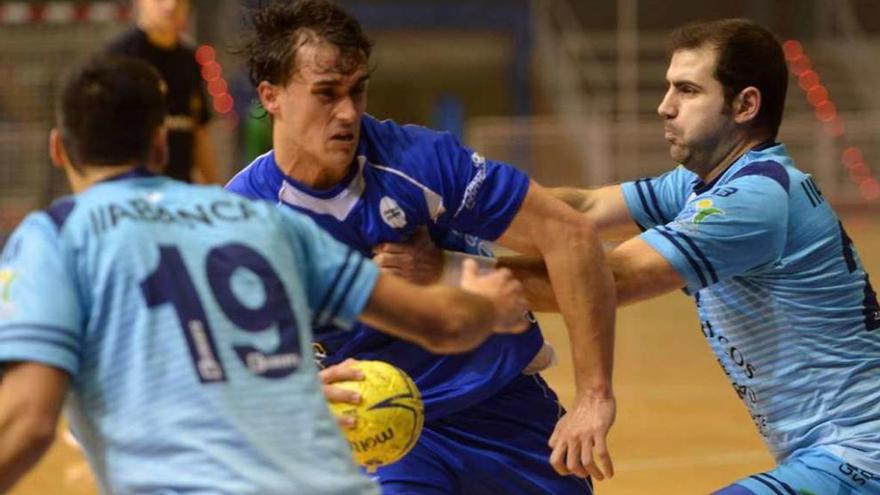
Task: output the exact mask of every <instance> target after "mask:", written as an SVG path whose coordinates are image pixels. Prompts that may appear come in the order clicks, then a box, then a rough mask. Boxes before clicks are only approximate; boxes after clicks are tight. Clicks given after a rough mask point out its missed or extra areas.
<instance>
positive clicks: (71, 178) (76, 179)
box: [66, 163, 137, 193]
mask: <svg viewBox="0 0 880 495" xmlns="http://www.w3.org/2000/svg"><path fill="white" fill-rule="evenodd" d="M135 168H137V165H135V164H133V163H130V164H124V165H111V166H94V165H83V166H81V167H79V169H74V168H73V166H67V167H66V172H67V180H68V182H69V183H70V189H71V190H73V192H74V193H80V192H82V191H85V190H86V189H88V188H90V187H92V186H93V185H95V184H96V183H98V182H101V181H102V180H106V179H109V178H111V177H114V176H117V175H122V174H125V173H128V172H131V171H132V170H134V169H135Z"/></svg>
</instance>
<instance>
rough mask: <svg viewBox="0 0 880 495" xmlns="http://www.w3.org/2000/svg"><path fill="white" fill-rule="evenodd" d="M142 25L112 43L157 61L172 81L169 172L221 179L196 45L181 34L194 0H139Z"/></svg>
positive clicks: (214, 180) (211, 180) (190, 179)
mask: <svg viewBox="0 0 880 495" xmlns="http://www.w3.org/2000/svg"><path fill="white" fill-rule="evenodd" d="M133 4H134V8H135V15H136V21H137V25H136V26H134V27H132V28H131V29H129V30H128V31H126V32H124V33H122V35H120V36H119V37H117V38H116V39H114V40H113V41H112V42H111V43H110V44H109V46H108V47H107V49H108V51H109V52H111V53H118V54H125V55H131V56H134V57H138V58H141V59H143V60H145V61H147V62H149V63H150V64H152V65H153V66H154V67H155V68H156V69H157V70H158V71H159V73H160V74H161V75H162V78H163V79H165V82H166V84H167V85H168V92H167V94H166V100H167V102H168V114H167V117H166V120H165V124H166V128H167V129H168V149H169V156H168V164H167V166H166V168H165V170H164V172H163V173H164V174H165V175H167V176H169V177H172V178H175V179H178V180H182V181H186V182H203V183H214V184H219V183H220V174H219V173H218V172H217V164H216V160H215V156H214V149H213V146H212V144H211V141H210V138H209V136H208V133H207V129H206V124H207V123H208V120H209V119H210V118H211V114H210V112H209V110H208V100H207V98H206V96H205V90H204V87H203V86H202V77H201V74H200V69H199V65H198V63H197V62H196V60H195V52H194V50H193V49H192V48H191V47H189V46H186V45H185V44H184V43H183V41H182V40H181V37H180V34H181V33H182V32H183V30H184V29H185V28H186V23H187V16H188V15H189V1H188V0H133Z"/></svg>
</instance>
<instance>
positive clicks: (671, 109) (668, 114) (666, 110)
mask: <svg viewBox="0 0 880 495" xmlns="http://www.w3.org/2000/svg"><path fill="white" fill-rule="evenodd" d="M673 89H674V88H672V87H671V86H670V87H669V89H668V90H666V94H665V95H663V99H662V100H661V101H660V105H659V106H658V107H657V114H658V115H660V116H661V117H663V118H666V119H671V118H674V117H675V112H676V109H675V105H674V103H675V102H674V101H673V98H674V95H673V94H672V91H673Z"/></svg>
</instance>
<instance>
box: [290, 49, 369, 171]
mask: <svg viewBox="0 0 880 495" xmlns="http://www.w3.org/2000/svg"><path fill="white" fill-rule="evenodd" d="M340 62H341V60H340V55H339V49H338V48H337V47H336V46H334V45H332V44H330V43H327V42H324V41H318V42H309V43H306V44H305V45H303V46H301V47H300V48H299V49H298V50H297V71H296V73H295V74H294V75H293V77H292V78H291V80H290V82H289V83H288V84H287V86H285V87H284V88H281V90H280V92H279V93H278V97H277V100H278V101H277V112H274V113H273V117H274V119H275V126H276V127H277V131H278V133H279V136H280V138H281V139H283V140H287V143H285V144H286V145H288V146H289V147H290V148H291V149H292V150H293V151H294V152H295V153H296V154H297V156H299V157H302V158H307V159H309V160H310V161H313V162H314V163H317V164H319V165H321V166H322V167H333V168H336V169H338V168H340V167H348V166H349V165H350V164H351V162H352V160H353V159H354V153H355V151H356V149H357V144H358V139H359V138H360V131H361V118H362V117H363V115H364V112H365V111H366V108H367V82H368V79H369V71H368V69H367V65H366V61H364V62H363V63H361V64H358V65H357V66H356V67H355V68H354V70H353V71H352V70H349V71H346V72H345V73H343V72H341V69H340V67H341V66H344V64H341V63H340Z"/></svg>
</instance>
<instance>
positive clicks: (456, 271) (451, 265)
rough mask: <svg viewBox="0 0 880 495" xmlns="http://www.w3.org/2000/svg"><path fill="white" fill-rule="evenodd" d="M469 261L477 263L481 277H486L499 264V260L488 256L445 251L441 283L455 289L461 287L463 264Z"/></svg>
mask: <svg viewBox="0 0 880 495" xmlns="http://www.w3.org/2000/svg"><path fill="white" fill-rule="evenodd" d="M467 259H471V260H474V261H476V262H477V267H478V273H479V274H480V275H485V274H486V273H487V272H490V271H492V270H494V269H495V265H496V264H497V263H498V260H496V259H495V258H489V257H488V256H477V255H473V254H467V253H461V252H458V251H443V270H441V272H440V282H441V283H443V284H446V285H452V286H455V287H458V286H460V285H461V273H462V264H463V263H464V260H467Z"/></svg>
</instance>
